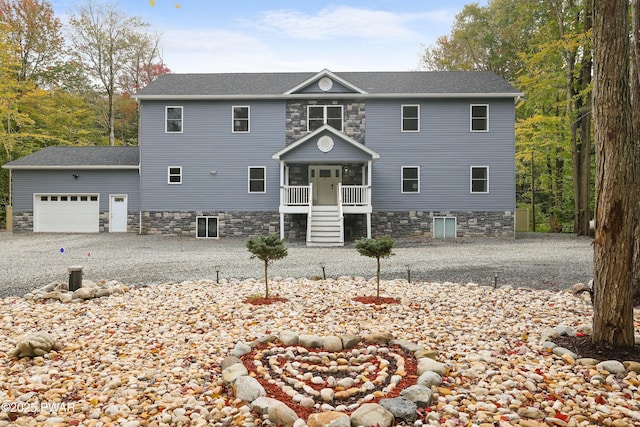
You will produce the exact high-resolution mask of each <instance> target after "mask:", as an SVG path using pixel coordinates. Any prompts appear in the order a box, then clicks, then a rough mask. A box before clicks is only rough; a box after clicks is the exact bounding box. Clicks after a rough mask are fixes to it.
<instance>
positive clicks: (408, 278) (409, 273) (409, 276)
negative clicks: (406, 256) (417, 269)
mask: <svg viewBox="0 0 640 427" xmlns="http://www.w3.org/2000/svg"><path fill="white" fill-rule="evenodd" d="M404 266H405V268H406V269H407V282H409V283H411V264H405V265H404Z"/></svg>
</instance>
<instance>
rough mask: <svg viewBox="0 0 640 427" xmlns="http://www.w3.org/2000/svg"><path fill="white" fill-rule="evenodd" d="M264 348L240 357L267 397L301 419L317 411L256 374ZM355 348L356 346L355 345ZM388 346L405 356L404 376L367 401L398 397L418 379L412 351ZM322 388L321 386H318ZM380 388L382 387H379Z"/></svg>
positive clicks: (355, 397) (260, 347)
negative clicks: (378, 395)
mask: <svg viewBox="0 0 640 427" xmlns="http://www.w3.org/2000/svg"><path fill="white" fill-rule="evenodd" d="M265 348H267V346H266V345H265V344H260V345H258V346H257V347H256V349H255V350H253V351H252V352H250V353H247V354H245V355H244V356H242V357H241V358H240V359H241V360H242V363H243V364H244V366H245V367H246V368H247V370H248V371H249V372H250V373H252V374H250V375H251V376H254V377H255V379H256V380H258V382H259V383H260V384H262V386H263V387H264V389H265V391H266V392H267V397H272V398H274V399H277V400H279V401H280V402H282V403H284V404H285V405H287V406H288V407H289V408H291V409H293V410H294V411H295V412H296V414H298V417H300V418H302V419H305V420H306V419H308V418H309V415H311V414H313V413H315V412H318V411H317V410H316V409H315V408H305V407H303V406H301V405H299V404H297V403H294V402H292V401H291V397H290V396H288V395H287V394H286V393H284V392H283V391H282V389H281V388H280V387H278V386H277V385H275V384H271V383H269V382H268V381H266V380H265V379H264V378H262V376H261V375H257V374H256V373H255V365H254V364H253V361H254V356H255V354H256V352H257V351H261V350H264V349H265ZM356 348H357V347H356ZM389 348H390V349H391V350H392V351H394V352H396V353H399V354H402V355H404V356H405V359H404V370H405V372H406V375H405V376H404V378H402V380H401V381H400V382H399V383H398V384H397V385H396V387H395V388H394V389H393V390H391V392H389V393H387V394H386V395H385V396H384V397H377V398H375V399H373V400H372V401H371V402H368V403H377V402H378V401H379V400H380V399H382V398H393V397H398V396H399V395H400V392H401V391H402V390H404V389H405V388H407V387H409V386H411V385H414V384H415V383H416V380H417V379H418V375H417V369H418V363H417V361H416V358H415V357H413V354H412V353H407V352H405V351H403V350H402V349H401V348H400V347H398V346H393V347H391V346H389ZM307 350H309V351H318V350H319V349H317V348H315V349H312V348H307ZM348 350H351V349H345V351H348ZM390 361H391V362H392V363H391V365H392V366H395V363H393V361H394V359H390ZM270 374H271V375H272V377H273V375H274V374H273V372H270ZM334 376H337V378H338V379H339V378H340V375H339V374H334ZM320 388H322V387H320ZM380 388H382V387H380ZM362 397H364V393H361V394H359V395H355V396H353V397H352V398H351V399H350V402H351V403H353V402H355V401H357V400H359V399H361V398H362Z"/></svg>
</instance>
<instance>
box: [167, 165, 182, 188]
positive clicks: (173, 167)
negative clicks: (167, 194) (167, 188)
mask: <svg viewBox="0 0 640 427" xmlns="http://www.w3.org/2000/svg"><path fill="white" fill-rule="evenodd" d="M171 169H180V173H179V174H178V175H176V174H172V173H171ZM172 176H179V177H180V182H171V177H172ZM167 184H170V185H180V184H182V166H167Z"/></svg>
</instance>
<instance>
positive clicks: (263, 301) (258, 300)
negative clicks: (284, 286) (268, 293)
mask: <svg viewBox="0 0 640 427" xmlns="http://www.w3.org/2000/svg"><path fill="white" fill-rule="evenodd" d="M285 301H289V300H288V299H286V298H281V297H278V296H275V297H269V298H264V297H249V298H247V299H245V300H244V301H242V302H244V303H245V304H253V305H269V304H275V303H277V302H285Z"/></svg>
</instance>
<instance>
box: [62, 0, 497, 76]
mask: <svg viewBox="0 0 640 427" xmlns="http://www.w3.org/2000/svg"><path fill="white" fill-rule="evenodd" d="M84 1H86V0H80V4H82V3H83V2H84ZM96 1H101V2H102V1H104V2H106V3H111V4H115V5H116V6H117V8H118V9H119V10H120V11H122V12H123V13H124V14H126V15H128V16H137V17H140V18H141V19H142V21H144V22H146V23H147V24H149V28H148V30H150V31H152V32H157V33H159V34H161V45H162V58H163V61H164V63H165V65H166V66H167V67H169V69H171V71H172V72H175V73H227V72H285V71H290V72H296V71H308V72H318V71H321V70H323V69H325V68H326V69H329V70H331V71H334V72H338V71H410V70H416V69H418V67H419V63H420V56H421V53H422V52H423V51H424V49H425V47H426V46H430V45H434V44H435V41H436V39H437V38H438V37H439V36H441V35H446V34H449V33H450V32H451V25H452V24H453V22H454V17H455V15H456V14H457V13H459V12H460V11H461V10H462V8H463V7H464V5H465V4H467V3H472V2H476V3H479V4H480V5H486V0H475V1H474V0H408V1H401V0H349V1H348V2H347V1H346V0H337V1H322V0H316V1H306V0H296V1H288V0H284V1H279V0H156V1H155V6H151V4H150V2H149V0H123V1H120V2H118V1H110V0H96ZM49 2H50V3H51V5H52V6H53V8H54V11H55V13H56V16H58V17H59V18H60V19H61V20H62V21H63V22H65V21H66V20H67V19H68V17H69V16H70V15H72V14H74V11H75V5H76V4H78V2H77V1H72V0H49Z"/></svg>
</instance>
